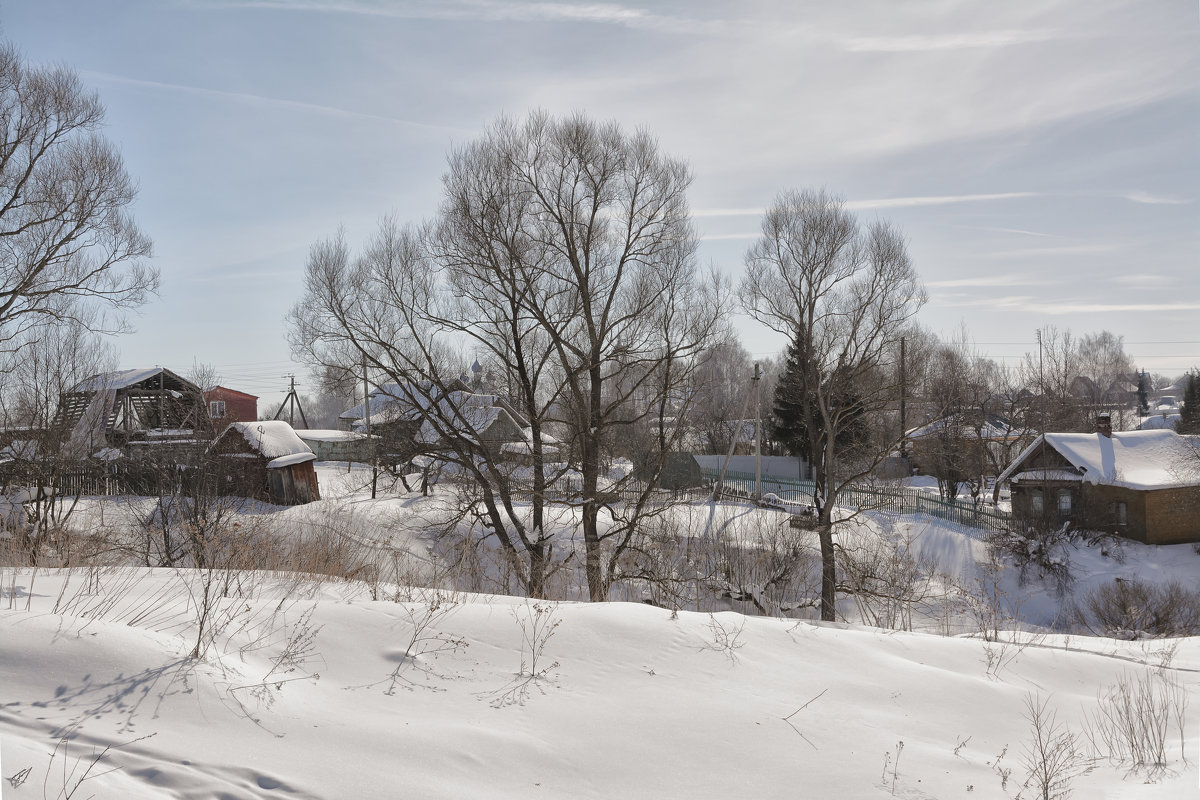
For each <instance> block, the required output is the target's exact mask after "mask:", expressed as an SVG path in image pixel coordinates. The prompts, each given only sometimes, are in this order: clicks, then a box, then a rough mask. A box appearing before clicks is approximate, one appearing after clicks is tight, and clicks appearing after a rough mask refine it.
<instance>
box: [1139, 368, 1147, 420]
mask: <svg viewBox="0 0 1200 800" xmlns="http://www.w3.org/2000/svg"><path fill="white" fill-rule="evenodd" d="M1137 403H1138V416H1139V417H1145V416H1147V415H1149V414H1150V396H1149V393H1148V392H1147V391H1146V373H1145V372H1142V371H1140V370H1139V371H1138V388H1137Z"/></svg>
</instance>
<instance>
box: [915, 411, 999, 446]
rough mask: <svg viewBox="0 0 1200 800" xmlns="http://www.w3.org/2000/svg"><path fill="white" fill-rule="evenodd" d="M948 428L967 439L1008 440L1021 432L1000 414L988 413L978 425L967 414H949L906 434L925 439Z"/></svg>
mask: <svg viewBox="0 0 1200 800" xmlns="http://www.w3.org/2000/svg"><path fill="white" fill-rule="evenodd" d="M947 429H950V430H953V432H954V435H956V436H959V437H962V438H965V439H976V438H980V439H1002V440H1008V439H1010V438H1017V436H1019V434H1020V431H1018V430H1016V429H1015V428H1013V426H1012V424H1011V423H1009V421H1008V420H1006V419H1005V418H1004V417H1002V416H1000V415H999V414H988V415H987V416H986V417H985V418H984V420H983V422H982V423H981V424H979V425H978V426H977V425H976V423H975V422H973V421H972V420H970V419H969V418H968V417H967V415H965V414H949V415H947V416H944V417H938V418H937V419H935V420H933V421H931V422H927V423H925V424H924V425H920V426H918V427H916V428H913V429H912V430H910V431H909V432H908V433H907V434H905V435H906V436H907V437H908V438H909V439H925V438H929V437H932V436H937V435H940V434H941V433H942V432H943V431H945V430H947Z"/></svg>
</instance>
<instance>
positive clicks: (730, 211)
mask: <svg viewBox="0 0 1200 800" xmlns="http://www.w3.org/2000/svg"><path fill="white" fill-rule="evenodd" d="M1040 196H1041V193H1040V192H1003V193H1000V194H952V195H932V196H917V197H881V198H877V199H874V200H847V201H846V208H847V209H849V210H851V211H862V210H864V209H868V208H914V207H919V206H946V205H952V204H954V203H982V202H988V201H991V200H1019V199H1021V198H1026V197H1040ZM764 211H765V209H762V208H699V209H695V210H694V211H692V216H693V217H758V216H762V214H763V212H764ZM1021 232H1022V233H1025V232H1026V231H1021ZM1032 235H1034V236H1036V235H1038V234H1032ZM1043 235H1047V236H1048V235H1049V234H1043Z"/></svg>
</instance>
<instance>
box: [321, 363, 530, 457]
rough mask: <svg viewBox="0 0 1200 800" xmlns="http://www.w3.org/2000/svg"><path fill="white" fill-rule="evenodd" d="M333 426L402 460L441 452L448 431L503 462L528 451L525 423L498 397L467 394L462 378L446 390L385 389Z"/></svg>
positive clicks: (420, 387)
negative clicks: (367, 438) (374, 439)
mask: <svg viewBox="0 0 1200 800" xmlns="http://www.w3.org/2000/svg"><path fill="white" fill-rule="evenodd" d="M475 383H476V384H477V385H478V381H475ZM431 419H432V420H440V422H438V423H432V422H430V420H431ZM338 427H339V429H341V430H345V431H351V432H356V433H363V434H365V433H367V432H368V431H369V432H370V433H371V434H372V435H373V436H378V437H380V442H379V446H380V448H382V449H383V450H385V451H386V452H387V453H389V454H391V455H394V456H401V457H407V456H411V455H412V454H415V453H416V452H417V451H420V450H437V449H439V448H441V447H444V446H445V445H446V438H447V436H446V435H447V434H448V433H450V432H451V430H453V431H455V432H456V433H458V434H461V435H463V436H464V437H465V438H466V439H467V440H469V441H473V442H474V443H476V444H478V446H480V447H482V448H486V449H491V450H493V451H494V452H496V453H498V454H499V455H500V456H501V457H502V458H510V459H513V460H520V459H521V457H522V454H523V453H527V452H528V449H529V423H528V421H527V420H526V419H525V418H524V417H523V416H522V415H521V414H520V412H518V411H517V410H516V409H515V408H514V407H513V406H512V405H511V404H510V403H509V402H508V401H506V400H505V399H504V398H503V397H500V396H499V395H496V394H488V393H485V392H482V391H475V390H472V389H471V387H470V385H469V384H468V382H467V379H466V376H464V377H463V378H460V379H458V380H455V381H453V382H451V383H450V384H448V385H447V386H445V387H433V386H430V385H416V386H402V385H400V384H395V383H389V384H384V385H382V386H380V387H378V388H377V389H375V390H374V391H372V392H371V393H370V394H369V395H368V397H367V401H366V402H365V403H360V404H358V405H357V406H355V407H354V408H351V409H348V410H346V411H344V412H343V413H342V414H341V415H340V416H339V417H338ZM439 427H440V428H441V429H440V430H439ZM547 443H548V444H550V445H552V444H553V442H552V441H548V442H547Z"/></svg>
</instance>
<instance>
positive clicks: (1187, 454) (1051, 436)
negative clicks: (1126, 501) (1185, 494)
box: [998, 430, 1200, 489]
mask: <svg viewBox="0 0 1200 800" xmlns="http://www.w3.org/2000/svg"><path fill="white" fill-rule="evenodd" d="M1043 443H1045V445H1046V446H1047V447H1050V448H1053V449H1054V451H1055V452H1057V453H1058V454H1059V455H1061V456H1062V457H1063V458H1065V459H1066V460H1067V461H1068V462H1070V464H1071V465H1072V466H1074V467H1075V469H1076V470H1078V471H1079V474H1078V476H1075V477H1077V478H1078V479H1079V480H1082V481H1086V482H1088V483H1091V484H1093V485H1097V486H1123V487H1125V488H1128V489H1167V488H1173V487H1180V486H1200V437H1196V436H1180V435H1179V434H1177V433H1176V432H1175V431H1172V430H1152V431H1122V432H1119V433H1114V434H1113V435H1112V438H1109V437H1107V436H1104V435H1103V434H1100V433H1046V434H1042V435H1041V436H1039V437H1038V438H1037V439H1035V440H1034V441H1033V444H1031V445H1029V447H1027V448H1025V450H1024V451H1022V453H1021V454H1020V455H1019V456H1017V457H1016V459H1015V460H1014V461H1013V463H1012V464H1010V465H1009V467H1008V469H1006V470H1004V473H1003V474H1002V475H1001V476H1000V477H999V479H998V482H1003V481H1008V480H1016V479H1019V476H1020V475H1021V474H1023V473H1029V474H1030V476H1031V477H1034V476H1035V474H1040V473H1042V472H1044V470H1041V469H1039V468H1036V467H1035V468H1033V469H1031V470H1023V469H1022V465H1023V464H1024V462H1025V461H1026V460H1027V459H1028V458H1029V457H1030V456H1031V455H1033V454H1034V453H1035V452H1037V450H1038V448H1039V447H1040V446H1041V445H1042V444H1043ZM1042 477H1044V476H1042Z"/></svg>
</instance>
